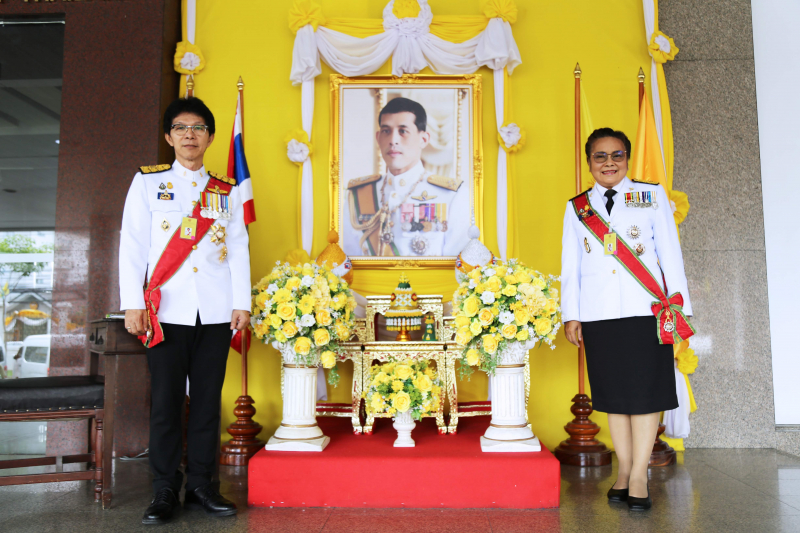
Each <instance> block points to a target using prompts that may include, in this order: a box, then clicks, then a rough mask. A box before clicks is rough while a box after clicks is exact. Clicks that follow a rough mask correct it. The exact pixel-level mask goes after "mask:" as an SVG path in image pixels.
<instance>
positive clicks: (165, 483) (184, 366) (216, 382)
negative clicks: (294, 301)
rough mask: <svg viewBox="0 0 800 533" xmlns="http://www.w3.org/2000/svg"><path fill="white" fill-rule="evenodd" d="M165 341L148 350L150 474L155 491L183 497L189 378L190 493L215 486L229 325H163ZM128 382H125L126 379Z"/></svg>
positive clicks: (187, 468)
mask: <svg viewBox="0 0 800 533" xmlns="http://www.w3.org/2000/svg"><path fill="white" fill-rule="evenodd" d="M161 326H162V328H163V329H164V341H163V342H161V343H160V344H158V345H157V346H155V347H153V348H148V349H147V364H148V365H149V367H150V378H151V389H152V407H151V409H150V469H151V470H152V472H153V475H154V479H153V489H154V491H156V492H158V491H159V490H160V489H162V488H164V487H170V488H172V489H173V490H175V492H178V491H180V489H181V485H182V484H183V474H182V473H181V471H180V469H179V468H180V465H181V456H182V455H183V449H182V448H183V446H182V444H183V430H182V422H181V411H182V409H183V402H184V398H185V395H186V378H187V376H188V378H189V393H190V396H191V407H190V409H189V427H188V429H187V450H186V452H187V459H188V464H187V466H186V477H187V481H186V490H187V491H191V490H194V489H196V488H198V487H201V486H203V485H206V484H208V483H209V482H211V478H212V476H213V474H214V470H215V466H216V461H217V455H216V454H217V445H218V444H219V423H220V396H221V394H222V383H223V382H224V381H225V368H226V363H227V360H228V348H229V346H230V342H231V329H230V324H228V323H225V324H208V325H204V324H201V323H200V315H199V314H198V316H197V322H196V324H195V325H194V326H182V325H178V324H164V323H162V324H161ZM122 379H124V377H122Z"/></svg>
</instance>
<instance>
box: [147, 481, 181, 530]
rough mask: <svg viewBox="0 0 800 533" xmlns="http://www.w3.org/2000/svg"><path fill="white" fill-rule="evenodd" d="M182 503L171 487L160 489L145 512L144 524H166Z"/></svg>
mask: <svg viewBox="0 0 800 533" xmlns="http://www.w3.org/2000/svg"><path fill="white" fill-rule="evenodd" d="M180 503H181V502H180V501H178V495H177V494H175V491H174V490H172V489H170V488H163V489H161V490H159V491H158V492H156V496H155V498H153V501H152V502H150V506H149V507H148V508H147V510H146V511H145V512H144V516H143V517H142V524H166V523H167V522H169V521H170V520H171V519H172V514H173V512H174V511H175V508H176V507H178V506H179V505H180Z"/></svg>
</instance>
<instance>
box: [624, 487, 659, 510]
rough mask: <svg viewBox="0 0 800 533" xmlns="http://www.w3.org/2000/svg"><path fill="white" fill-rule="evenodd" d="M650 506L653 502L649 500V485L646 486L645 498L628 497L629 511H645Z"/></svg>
mask: <svg viewBox="0 0 800 533" xmlns="http://www.w3.org/2000/svg"><path fill="white" fill-rule="evenodd" d="M652 506H653V500H652V499H651V498H650V485H647V498H636V497H634V496H628V509H630V510H631V511H647V510H648V509H650V508H651V507H652Z"/></svg>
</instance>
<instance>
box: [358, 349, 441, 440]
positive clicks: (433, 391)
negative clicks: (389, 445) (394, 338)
mask: <svg viewBox="0 0 800 533" xmlns="http://www.w3.org/2000/svg"><path fill="white" fill-rule="evenodd" d="M441 396H442V384H441V381H440V380H439V377H438V375H437V373H436V370H435V369H434V368H433V367H431V366H430V364H429V363H428V362H427V361H414V360H411V359H409V360H406V361H401V362H390V363H385V364H383V365H378V366H373V367H371V368H370V377H369V382H368V385H367V390H366V391H365V392H364V394H363V397H364V398H365V399H366V404H367V410H368V411H369V412H371V413H374V414H379V415H380V414H388V415H391V416H392V418H394V424H393V426H394V428H395V429H396V430H397V440H395V442H394V446H395V447H398V448H401V447H402V448H408V447H413V446H414V440H413V439H412V438H411V431H412V430H413V429H414V425H415V422H414V421H415V420H421V419H422V417H423V416H425V415H427V414H429V413H435V412H436V411H438V410H439V403H440V402H441Z"/></svg>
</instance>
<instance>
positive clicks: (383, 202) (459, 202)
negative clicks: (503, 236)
mask: <svg viewBox="0 0 800 533" xmlns="http://www.w3.org/2000/svg"><path fill="white" fill-rule="evenodd" d="M377 178H378V179H376V180H373V179H371V178H370V177H367V179H368V182H367V183H366V184H364V185H360V184H359V183H358V182H359V179H355V180H350V182H349V183H348V184H347V187H346V188H345V189H344V191H343V194H344V195H345V196H344V201H343V202H342V203H343V206H342V228H343V231H342V234H343V236H342V244H343V250H344V252H345V253H346V254H348V255H350V256H359V255H378V252H377V250H370V249H369V247H368V246H367V243H366V242H365V243H364V245H365V246H366V248H365V247H362V246H361V244H360V239H361V237H362V235H363V231H359V230H357V229H355V228H354V227H353V224H352V222H351V211H350V205H351V195H356V194H357V192H356V188H357V187H369V188H370V189H369V190H368V193H367V196H369V197H371V198H374V202H375V204H376V206H377V208H378V209H380V208H381V207H384V206H385V207H386V208H388V211H389V213H391V216H390V219H389V221H390V222H391V223H393V225H391V227H390V229H391V232H392V235H393V239H394V241H393V245H394V247H395V248H396V250H397V252H398V253H396V254H393V255H399V256H411V257H415V256H416V257H425V256H456V255H458V254H459V252H461V250H462V249H463V248H464V246H465V245H466V243H467V242H468V241H469V238H468V236H467V231H468V229H469V225H470V206H469V194H470V189H469V184H468V183H467V182H462V183H461V185H460V186H457V190H452V189H453V188H456V187H452V186H443V185H442V184H445V183H450V184H455V183H456V181H455V180H454V179H449V178H442V177H441V176H434V175H433V174H431V173H430V172H427V171H426V170H425V169H424V167H423V166H422V162H421V161H420V162H417V164H416V165H415V166H414V167H412V168H411V170H409V171H407V172H404V173H402V174H398V175H396V176H395V175H393V174H392V173H391V172H387V173H386V174H383V175H381V176H379V177H377ZM361 179H364V178H361ZM437 183H438V184H437ZM402 204H405V205H406V208H408V207H409V206H410V207H411V208H412V209H413V211H412V213H415V215H412V217H414V218H415V219H416V218H419V217H418V215H417V213H419V209H420V206H424V205H426V204H428V205H429V204H442V205H443V206H444V214H445V216H444V218H445V220H446V222H447V224H446V231H442V230H443V229H444V226H443V225H442V221H437V222H438V223H429V224H427V227H428V228H429V231H424V230H421V229H418V230H412V228H411V227H410V224H409V223H408V222H405V223H404V221H403V213H404V211H403V205H402ZM423 209H424V208H423ZM440 212H441V211H440ZM406 213H408V211H406ZM356 215H357V214H356ZM406 217H408V214H406ZM437 228H438V230H437ZM415 241H416V242H417V245H416V250H415V247H414V246H412V243H414V242H415ZM420 241H422V243H424V244H423V245H422V246H424V252H423V253H420V252H419V249H420V246H421V245H420V244H419V242H420Z"/></svg>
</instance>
